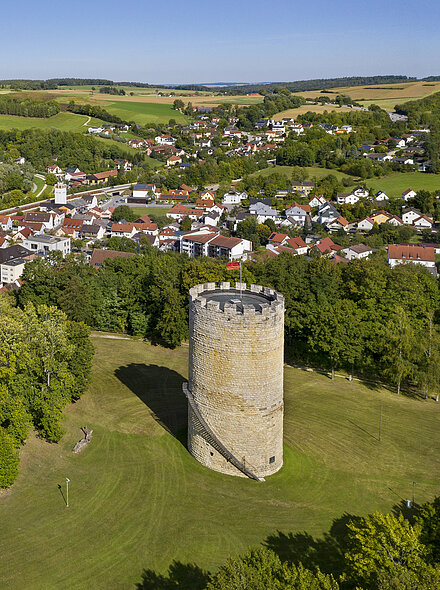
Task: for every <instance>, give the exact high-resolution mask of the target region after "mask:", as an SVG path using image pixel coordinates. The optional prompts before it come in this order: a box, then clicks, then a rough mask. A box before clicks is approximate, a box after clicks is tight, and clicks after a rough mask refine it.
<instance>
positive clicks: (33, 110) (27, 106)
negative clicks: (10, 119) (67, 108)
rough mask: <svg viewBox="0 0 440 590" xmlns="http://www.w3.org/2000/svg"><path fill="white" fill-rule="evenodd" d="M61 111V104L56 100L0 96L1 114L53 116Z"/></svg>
mask: <svg viewBox="0 0 440 590" xmlns="http://www.w3.org/2000/svg"><path fill="white" fill-rule="evenodd" d="M59 112H60V106H59V104H58V103H56V102H55V101H54V100H50V101H45V100H31V99H29V98H14V97H13V96H8V95H5V96H2V97H0V114H2V115H17V116H20V117H43V118H47V117H52V116H53V115H56V114H57V113H59Z"/></svg>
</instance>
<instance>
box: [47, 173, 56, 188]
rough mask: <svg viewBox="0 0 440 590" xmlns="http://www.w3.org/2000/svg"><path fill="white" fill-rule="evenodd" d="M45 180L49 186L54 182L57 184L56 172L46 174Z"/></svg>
mask: <svg viewBox="0 0 440 590" xmlns="http://www.w3.org/2000/svg"><path fill="white" fill-rule="evenodd" d="M45 182H46V184H48V185H49V186H53V185H54V184H56V183H57V177H56V174H52V173H49V174H46V176H45Z"/></svg>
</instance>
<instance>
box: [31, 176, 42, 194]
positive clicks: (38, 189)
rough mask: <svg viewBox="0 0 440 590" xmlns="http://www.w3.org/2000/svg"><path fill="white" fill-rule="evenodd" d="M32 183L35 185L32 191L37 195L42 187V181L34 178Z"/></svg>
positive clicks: (36, 177)
mask: <svg viewBox="0 0 440 590" xmlns="http://www.w3.org/2000/svg"><path fill="white" fill-rule="evenodd" d="M34 183H35V184H36V187H37V188H36V189H35V191H32V192H34V193H36V194H37V195H38V193H39V192H40V191H41V189H42V188H43V186H44V180H42V179H41V178H38V176H34Z"/></svg>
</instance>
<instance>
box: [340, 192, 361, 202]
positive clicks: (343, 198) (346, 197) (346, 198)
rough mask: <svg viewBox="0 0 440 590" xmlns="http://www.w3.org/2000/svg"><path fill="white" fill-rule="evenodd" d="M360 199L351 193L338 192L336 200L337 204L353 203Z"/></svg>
mask: <svg viewBox="0 0 440 590" xmlns="http://www.w3.org/2000/svg"><path fill="white" fill-rule="evenodd" d="M359 200H360V197H358V196H357V195H355V194H353V193H338V194H337V196H336V201H337V203H338V205H354V204H355V203H357V202H358V201H359Z"/></svg>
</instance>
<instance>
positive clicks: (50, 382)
mask: <svg viewBox="0 0 440 590" xmlns="http://www.w3.org/2000/svg"><path fill="white" fill-rule="evenodd" d="M91 359H92V345H91V344H90V341H89V329H88V328H87V326H85V325H84V324H79V323H75V322H72V321H70V320H68V319H67V317H66V315H65V314H64V313H63V312H62V311H61V310H60V309H57V308H56V307H54V306H46V305H36V306H34V305H33V304H32V303H29V304H27V305H25V306H24V307H23V308H22V309H21V308H19V307H14V306H13V305H12V299H11V298H10V297H8V296H5V295H3V296H0V487H7V486H9V485H11V484H12V483H13V481H14V479H15V477H16V476H17V473H18V468H19V456H18V449H19V447H20V446H21V445H22V444H23V443H24V441H25V440H26V438H27V436H28V434H29V432H30V430H31V429H35V430H36V431H37V432H38V433H39V435H40V436H42V437H44V438H45V439H47V440H48V441H51V442H57V441H58V440H59V439H60V438H61V436H62V433H63V430H62V410H63V408H64V406H65V405H66V404H67V403H69V402H71V401H74V400H77V399H79V397H80V396H81V394H82V393H83V391H84V389H85V387H86V385H87V383H88V378H89V373H90V368H91Z"/></svg>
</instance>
